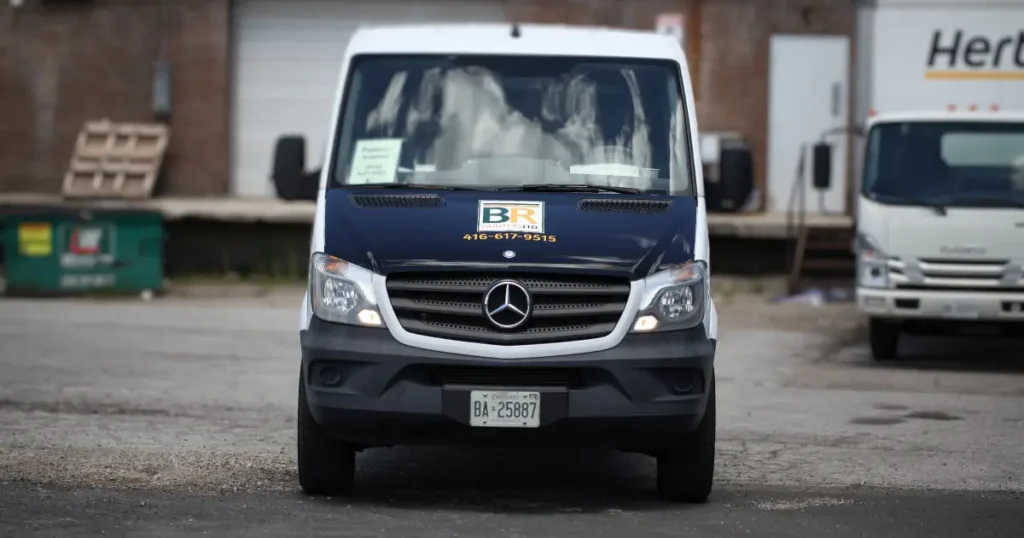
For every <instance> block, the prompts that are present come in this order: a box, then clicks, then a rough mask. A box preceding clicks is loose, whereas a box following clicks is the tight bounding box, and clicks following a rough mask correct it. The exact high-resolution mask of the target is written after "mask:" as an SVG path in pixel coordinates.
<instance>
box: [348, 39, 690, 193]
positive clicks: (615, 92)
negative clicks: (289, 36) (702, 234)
mask: <svg viewBox="0 0 1024 538" xmlns="http://www.w3.org/2000/svg"><path fill="white" fill-rule="evenodd" d="M347 80H348V82H347V84H346V86H347V87H346V89H345V98H344V101H343V105H342V113H341V118H340V124H339V125H340V129H339V132H338V133H339V134H338V136H337V138H336V140H335V147H334V160H333V161H334V162H333V166H332V167H331V170H330V173H331V181H330V185H331V187H332V188H338V187H345V186H357V185H365V184H387V185H388V186H399V185H409V186H415V185H437V186H444V187H452V188H472V189H492V188H493V189H512V190H514V189H515V188H519V187H522V186H524V185H531V186H534V188H536V185H538V184H544V185H576V186H579V185H584V186H585V185H596V186H602V187H619V188H625V189H623V190H624V191H625V190H629V191H632V190H634V189H635V190H638V191H641V192H660V193H667V194H672V195H692V194H693V193H694V191H693V182H692V176H693V163H692V155H691V152H690V145H689V140H690V138H689V133H688V122H687V115H686V108H685V104H684V100H683V97H682V93H681V91H680V89H681V83H680V79H679V68H678V66H677V64H675V63H674V62H668V61H648V60H632V59H621V58H616V59H602V58H575V57H558V56H535V57H529V56H485V55H464V56H458V55H455V56H452V55H449V56H429V55H408V56H377V55H364V56H357V57H355V58H354V59H353V61H352V67H351V69H350V71H349V76H348V79H347Z"/></svg>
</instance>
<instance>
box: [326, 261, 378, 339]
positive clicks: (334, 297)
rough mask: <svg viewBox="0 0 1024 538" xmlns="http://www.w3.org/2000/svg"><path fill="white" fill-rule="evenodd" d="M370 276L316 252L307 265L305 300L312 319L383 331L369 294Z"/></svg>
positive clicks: (353, 266)
mask: <svg viewBox="0 0 1024 538" xmlns="http://www.w3.org/2000/svg"><path fill="white" fill-rule="evenodd" d="M372 277H373V273H371V272H370V271H367V270H366V269H363V268H362V267H359V266H358V265H354V264H351V263H349V262H347V261H345V260H342V259H340V258H335V257H334V256H330V255H328V254H323V253H321V252H317V253H316V254H313V257H312V258H311V259H310V262H309V298H310V304H311V305H312V307H313V315H315V316H316V317H318V318H320V319H322V320H324V321H330V322H333V323H344V324H346V325H362V326H364V327H384V320H383V319H382V318H381V315H380V310H378V309H377V299H376V297H375V296H374V293H373V285H372Z"/></svg>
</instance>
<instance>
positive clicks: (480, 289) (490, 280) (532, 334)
mask: <svg viewBox="0 0 1024 538" xmlns="http://www.w3.org/2000/svg"><path fill="white" fill-rule="evenodd" d="M505 279H511V280H515V281H517V282H519V283H521V284H522V285H523V286H524V287H525V288H526V289H527V291H528V292H529V293H530V295H531V297H532V300H533V312H532V313H531V315H530V317H529V319H528V320H527V321H526V323H524V324H523V325H521V326H519V327H517V328H515V329H512V330H502V329H499V328H497V327H495V326H494V325H493V324H491V322H490V320H488V318H487V316H486V315H485V313H484V306H483V300H484V295H485V294H486V293H487V291H488V290H489V289H490V288H491V286H492V285H493V284H494V283H496V282H498V281H499V280H505ZM387 290H388V296H389V297H390V299H391V306H392V307H393V308H394V310H395V314H396V315H397V316H398V321H399V323H401V325H402V328H404V329H405V330H406V331H409V332H411V333H414V334H421V335H424V336H433V337H437V338H447V339H450V340H461V341H466V342H478V343H486V344H500V345H524V344H543V343H551V342H567V341H573V340H586V339H590V338H600V337H602V336H606V335H608V334H609V333H611V332H612V330H613V329H614V328H615V325H616V324H617V323H618V322H619V318H621V317H622V313H623V311H624V310H625V307H626V301H627V300H628V299H629V292H630V283H629V281H628V280H627V279H624V278H609V277H594V276H588V275H544V274H535V273H528V274H516V273H507V272H495V273H459V272H445V273H401V274H393V275H390V276H388V279H387Z"/></svg>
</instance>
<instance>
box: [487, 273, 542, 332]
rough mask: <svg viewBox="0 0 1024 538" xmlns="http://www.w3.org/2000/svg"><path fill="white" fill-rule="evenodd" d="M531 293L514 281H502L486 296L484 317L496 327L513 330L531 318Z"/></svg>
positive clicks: (488, 291)
mask: <svg viewBox="0 0 1024 538" xmlns="http://www.w3.org/2000/svg"><path fill="white" fill-rule="evenodd" d="M532 307H533V302H532V301H531V299H530V292H528V291H526V288H525V287H523V285H522V284H520V283H518V282H516V281H514V280H502V281H501V282H498V283H496V284H494V285H493V286H491V289H489V290H487V294H486V295H484V315H485V316H487V319H488V320H490V322H491V323H492V324H494V326H495V327H497V328H499V329H505V330H511V329H515V328H516V327H519V326H520V325H522V324H524V323H526V320H527V319H529V318H530V309H531V308H532Z"/></svg>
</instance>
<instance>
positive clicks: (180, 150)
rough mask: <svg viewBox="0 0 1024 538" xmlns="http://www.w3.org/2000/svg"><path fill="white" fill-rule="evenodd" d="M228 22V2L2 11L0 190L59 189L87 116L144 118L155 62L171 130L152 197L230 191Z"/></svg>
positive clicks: (31, 5)
mask: <svg viewBox="0 0 1024 538" xmlns="http://www.w3.org/2000/svg"><path fill="white" fill-rule="evenodd" d="M76 4H79V5H76ZM161 5H165V6H166V8H164V9H163V10H162V9H161ZM228 23H229V19H228V0H174V1H173V2H167V3H166V4H161V3H160V2H157V1H155V0H150V1H133V0H93V1H91V2H81V3H75V2H62V3H56V2H55V3H53V4H52V5H44V4H43V3H41V2H40V1H39V0H27V1H26V2H25V6H23V7H22V8H20V9H18V10H16V11H15V10H13V9H12V8H11V7H10V5H9V3H8V2H6V1H5V2H3V3H2V4H0V191H3V192H56V191H57V190H58V189H59V188H60V183H61V179H62V177H63V174H64V170H65V168H66V166H67V163H68V160H69V158H70V157H71V152H72V148H73V146H74V141H75V137H76V136H77V134H78V130H79V128H80V127H81V125H82V123H83V122H84V121H86V120H90V119H98V118H102V117H109V118H110V119H112V120H114V121H150V120H152V119H153V113H152V108H151V99H152V98H151V95H152V93H151V89H152V74H153V65H154V63H155V62H156V61H157V60H158V59H159V58H161V57H164V58H166V59H168V60H170V61H171V62H173V66H174V72H173V89H172V91H173V99H174V114H173V118H174V119H173V122H174V123H173V132H172V135H171V136H172V142H171V147H170V150H169V153H168V155H167V167H166V177H165V178H164V179H163V180H162V183H161V186H160V188H161V191H162V192H165V193H168V194H177V195H201V194H210V193H224V192H227V189H228V177H229V176H228V160H227V158H226V155H228V148H229V146H228V143H229V137H228V135H229V133H228V130H227V125H228V123H227V119H228V112H229V110H230V108H229V106H228V104H229V103H228V98H229V89H228V76H229V73H230V71H229V70H228V69H227V68H226V66H227V62H228Z"/></svg>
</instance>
